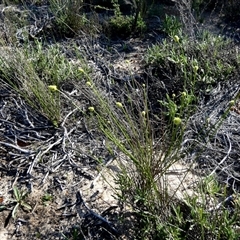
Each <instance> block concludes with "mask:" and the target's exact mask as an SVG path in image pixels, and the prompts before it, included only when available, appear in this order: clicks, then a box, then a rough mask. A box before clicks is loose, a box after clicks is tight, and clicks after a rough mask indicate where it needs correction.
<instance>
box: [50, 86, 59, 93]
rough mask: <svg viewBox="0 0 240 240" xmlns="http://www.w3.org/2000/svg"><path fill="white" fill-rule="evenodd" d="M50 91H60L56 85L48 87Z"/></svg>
mask: <svg viewBox="0 0 240 240" xmlns="http://www.w3.org/2000/svg"><path fill="white" fill-rule="evenodd" d="M48 89H49V90H50V91H52V92H55V91H57V90H58V89H57V86H56V85H49V86H48Z"/></svg>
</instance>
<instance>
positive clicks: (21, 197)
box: [12, 187, 32, 219]
mask: <svg viewBox="0 0 240 240" xmlns="http://www.w3.org/2000/svg"><path fill="white" fill-rule="evenodd" d="M13 196H14V198H15V199H14V200H13V202H15V203H16V205H15V206H14V207H13V210H12V217H13V218H14V219H15V218H16V214H17V210H18V208H19V207H21V208H23V209H27V210H31V209H32V207H31V206H30V205H29V204H28V203H26V202H25V200H26V198H27V196H28V192H24V191H20V190H19V189H18V188H17V187H13Z"/></svg>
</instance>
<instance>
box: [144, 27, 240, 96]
mask: <svg viewBox="0 0 240 240" xmlns="http://www.w3.org/2000/svg"><path fill="white" fill-rule="evenodd" d="M211 49H212V50H211ZM145 59H146V64H147V66H151V67H153V68H155V69H156V70H155V72H156V74H158V75H159V76H161V77H162V76H168V77H169V81H171V82H172V83H173V84H171V86H173V88H172V89H171V91H172V92H174V93H176V94H178V93H179V92H180V91H187V92H190V93H191V94H193V95H195V96H199V94H205V93H206V92H208V91H210V90H211V89H212V87H213V86H215V85H216V83H217V82H219V81H224V80H225V79H227V78H228V77H230V76H231V75H232V74H234V72H235V71H236V70H237V69H238V65H237V62H238V57H236V51H233V50H232V43H231V42H230V41H226V40H224V39H223V38H222V37H219V36H214V35H211V34H210V33H207V32H203V33H200V34H199V36H198V38H197V39H196V40H195V41H193V40H192V41H189V39H188V37H187V36H183V35H182V34H181V33H179V35H174V36H172V38H171V39H170V40H167V39H165V40H164V41H163V43H162V44H157V45H154V46H152V47H151V48H149V50H148V53H147V55H146V58H145ZM196 89H202V91H201V92H199V91H196Z"/></svg>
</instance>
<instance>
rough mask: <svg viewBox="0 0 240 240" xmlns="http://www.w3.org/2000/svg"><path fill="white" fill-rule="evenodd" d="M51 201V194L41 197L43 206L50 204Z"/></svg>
mask: <svg viewBox="0 0 240 240" xmlns="http://www.w3.org/2000/svg"><path fill="white" fill-rule="evenodd" d="M52 200H53V196H52V195H51V194H48V193H46V194H44V195H43V196H42V203H43V205H47V204H48V202H51V201H52Z"/></svg>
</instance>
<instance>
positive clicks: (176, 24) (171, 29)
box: [163, 14, 181, 36]
mask: <svg viewBox="0 0 240 240" xmlns="http://www.w3.org/2000/svg"><path fill="white" fill-rule="evenodd" d="M180 29H181V23H180V21H179V20H178V19H177V18H176V17H175V16H169V15H167V14H166V15H165V18H164V21H163V31H164V32H165V33H166V34H168V35H169V36H174V35H178V34H179V31H180Z"/></svg>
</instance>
